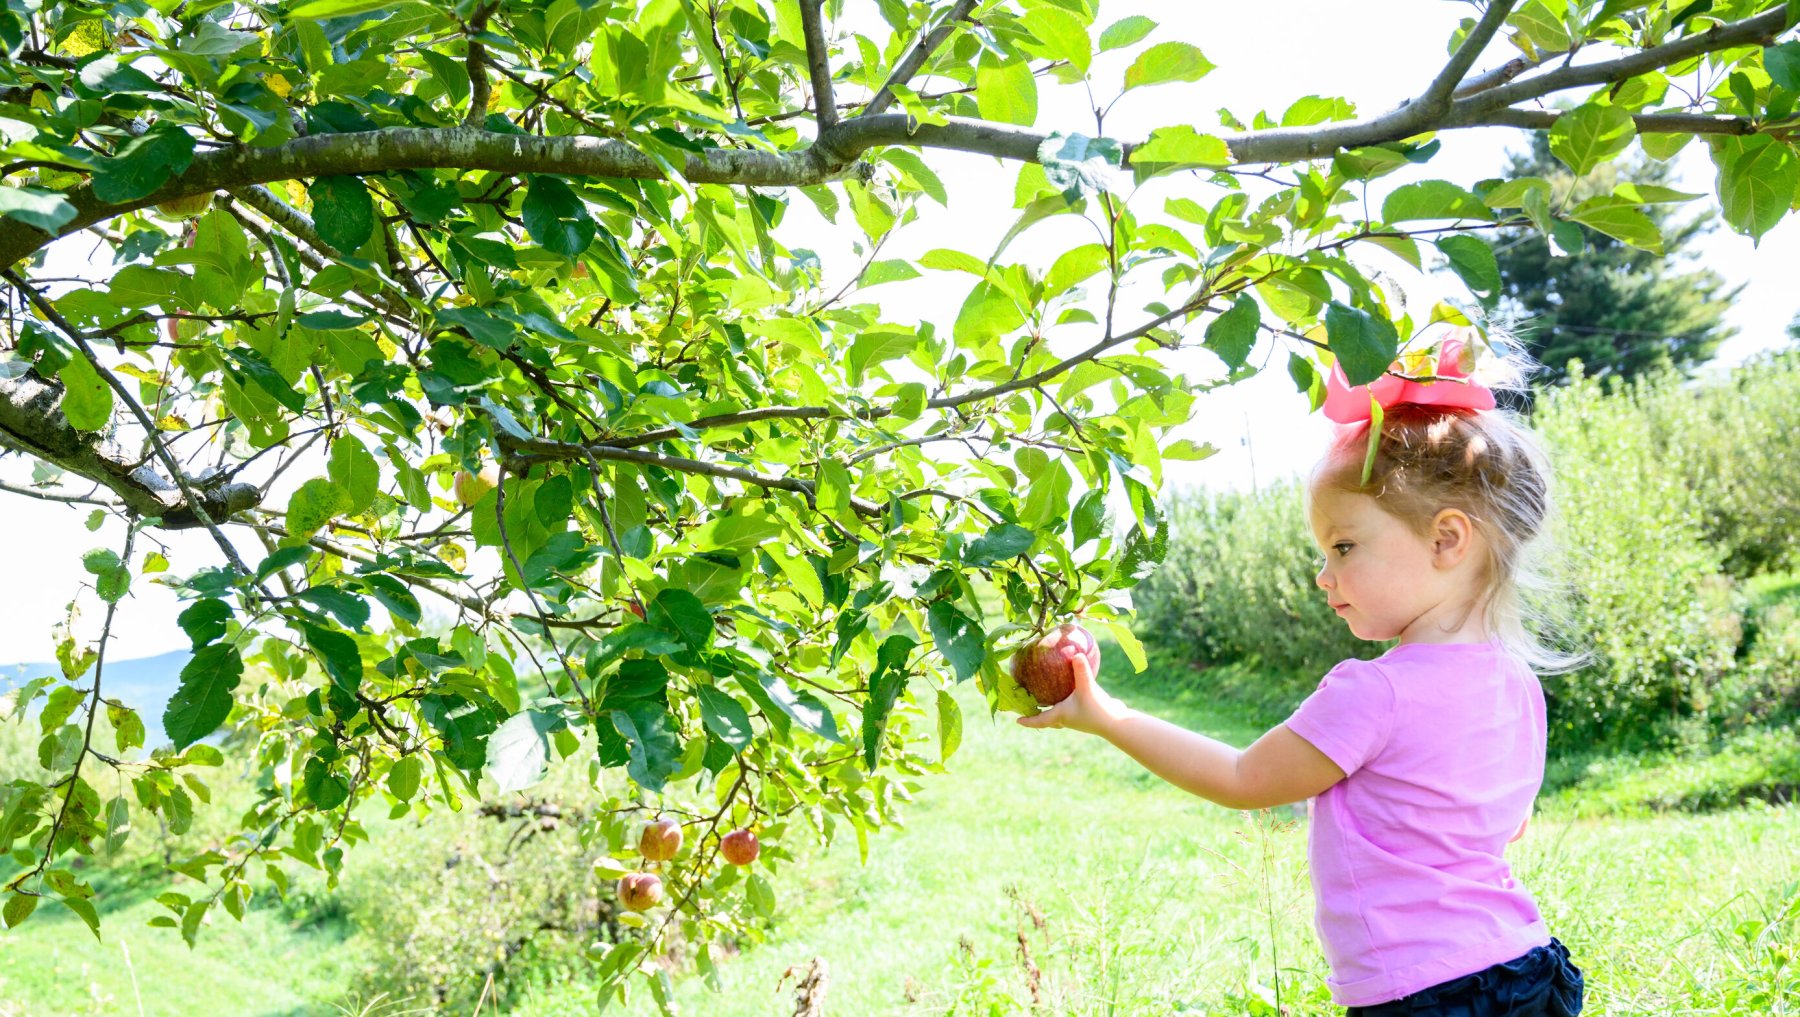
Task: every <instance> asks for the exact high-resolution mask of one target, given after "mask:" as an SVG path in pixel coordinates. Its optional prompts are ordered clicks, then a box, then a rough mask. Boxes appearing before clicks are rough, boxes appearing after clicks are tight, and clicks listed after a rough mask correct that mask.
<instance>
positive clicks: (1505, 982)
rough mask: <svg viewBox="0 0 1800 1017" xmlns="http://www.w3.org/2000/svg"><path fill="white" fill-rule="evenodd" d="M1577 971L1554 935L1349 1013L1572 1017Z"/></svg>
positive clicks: (1370, 1016) (1576, 1007) (1577, 998)
mask: <svg viewBox="0 0 1800 1017" xmlns="http://www.w3.org/2000/svg"><path fill="white" fill-rule="evenodd" d="M1581 994H1582V981H1581V969H1580V968H1578V967H1576V966H1575V965H1574V964H1572V963H1570V961H1569V950H1568V947H1565V946H1563V945H1562V943H1560V942H1558V941H1557V940H1555V939H1551V940H1550V945H1549V946H1540V947H1535V948H1533V949H1532V950H1531V951H1530V952H1528V953H1526V954H1525V955H1524V956H1522V957H1519V958H1516V959H1514V960H1509V961H1507V962H1506V963H1504V964H1496V965H1494V966H1493V967H1491V968H1487V969H1485V970H1482V971H1477V972H1475V973H1474V974H1472V975H1464V976H1462V977H1461V978H1453V979H1451V980H1450V981H1448V982H1444V983H1442V984H1440V985H1434V986H1432V987H1431V988H1429V989H1420V990H1419V991H1418V992H1415V993H1413V994H1412V995H1410V996H1405V997H1402V998H1400V999H1395V1000H1390V1001H1389V1002H1386V1003H1377V1004H1375V1005H1374V1006H1353V1007H1350V1008H1349V1012H1348V1014H1347V1017H1575V1015H1576V1014H1579V1013H1580V1012H1581Z"/></svg>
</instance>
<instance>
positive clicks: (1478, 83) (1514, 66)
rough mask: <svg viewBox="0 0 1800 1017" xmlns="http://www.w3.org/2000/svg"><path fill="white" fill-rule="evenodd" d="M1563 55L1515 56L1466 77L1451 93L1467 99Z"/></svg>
mask: <svg viewBox="0 0 1800 1017" xmlns="http://www.w3.org/2000/svg"><path fill="white" fill-rule="evenodd" d="M1561 55H1562V54H1561V53H1545V54H1543V55H1542V56H1539V57H1538V58H1537V59H1535V60H1527V59H1525V58H1524V57H1513V58H1512V59H1511V60H1508V61H1507V62H1505V63H1503V64H1501V65H1500V66H1498V67H1496V68H1494V69H1493V70H1491V71H1482V72H1481V73H1480V74H1477V75H1475V76H1474V77H1472V78H1468V79H1465V80H1464V81H1463V83H1462V84H1460V85H1458V86H1456V91H1455V92H1453V93H1451V94H1452V96H1453V97H1454V98H1457V99H1467V98H1468V97H1469V96H1471V95H1474V94H1475V93H1477V92H1485V91H1487V90H1488V89H1490V88H1498V87H1500V86H1501V85H1504V84H1506V83H1507V82H1509V81H1511V80H1512V79H1514V78H1516V77H1518V76H1519V75H1521V74H1524V73H1525V72H1526V71H1529V70H1533V69H1534V68H1537V67H1539V66H1541V65H1543V64H1546V63H1549V62H1550V61H1551V60H1554V59H1556V58H1557V57H1559V56H1561Z"/></svg>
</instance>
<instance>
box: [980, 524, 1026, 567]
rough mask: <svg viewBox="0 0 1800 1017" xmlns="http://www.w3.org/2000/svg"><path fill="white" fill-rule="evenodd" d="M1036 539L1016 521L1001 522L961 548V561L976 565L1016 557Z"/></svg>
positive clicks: (985, 564)
mask: <svg viewBox="0 0 1800 1017" xmlns="http://www.w3.org/2000/svg"><path fill="white" fill-rule="evenodd" d="M1036 540H1037V535H1036V534H1034V533H1032V532H1031V531H1030V530H1028V529H1026V528H1025V527H1023V526H1020V525H1018V524H1017V523H1001V524H1000V525H998V526H996V527H994V528H993V529H991V530H989V531H987V532H986V533H984V534H982V535H981V536H980V537H979V538H977V539H976V540H975V541H974V542H972V543H971V544H969V546H968V547H965V548H963V561H964V562H966V563H967V564H970V565H974V566H977V567H982V566H987V565H994V564H997V563H999V562H1003V561H1007V560H1008V559H1012V558H1017V557H1018V556H1019V555H1022V554H1024V553H1025V552H1026V551H1029V550H1031V545H1032V544H1033V543H1035V542H1036Z"/></svg>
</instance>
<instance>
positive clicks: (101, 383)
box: [56, 353, 113, 431]
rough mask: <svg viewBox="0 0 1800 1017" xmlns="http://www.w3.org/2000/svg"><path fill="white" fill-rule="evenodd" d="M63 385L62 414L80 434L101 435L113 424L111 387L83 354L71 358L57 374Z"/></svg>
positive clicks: (76, 354)
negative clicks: (101, 431) (109, 424)
mask: <svg viewBox="0 0 1800 1017" xmlns="http://www.w3.org/2000/svg"><path fill="white" fill-rule="evenodd" d="M56 377H57V380H58V381H60V382H62V385H63V398H62V412H63V416H64V417H65V418H66V419H67V420H68V421H69V426H70V427H73V428H74V429H76V430H77V431H98V430H101V429H103V428H105V427H106V425H107V424H108V423H109V422H110V421H111V420H112V407H113V392H112V386H110V385H108V384H107V383H106V381H105V379H103V378H101V377H100V374H99V372H98V371H96V370H95V369H94V365H93V364H92V363H91V362H89V360H88V358H87V356H86V355H85V354H82V353H75V354H72V355H71V356H70V357H69V359H68V361H67V362H65V363H64V364H63V365H62V369H61V370H59V371H57V372H56Z"/></svg>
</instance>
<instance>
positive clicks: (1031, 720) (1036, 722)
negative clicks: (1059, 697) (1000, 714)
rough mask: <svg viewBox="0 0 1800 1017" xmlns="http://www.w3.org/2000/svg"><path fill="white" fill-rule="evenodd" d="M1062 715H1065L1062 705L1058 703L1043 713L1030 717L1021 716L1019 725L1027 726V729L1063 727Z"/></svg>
mask: <svg viewBox="0 0 1800 1017" xmlns="http://www.w3.org/2000/svg"><path fill="white" fill-rule="evenodd" d="M1062 715H1063V708H1062V704H1061V703H1058V704H1056V705H1055V706H1052V707H1051V708H1050V709H1048V710H1045V711H1044V712H1042V713H1037V714H1033V715H1031V716H1029V717H1027V716H1025V715H1024V714H1020V715H1019V723H1020V724H1023V725H1025V726H1026V727H1038V728H1043V727H1061V726H1062Z"/></svg>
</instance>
